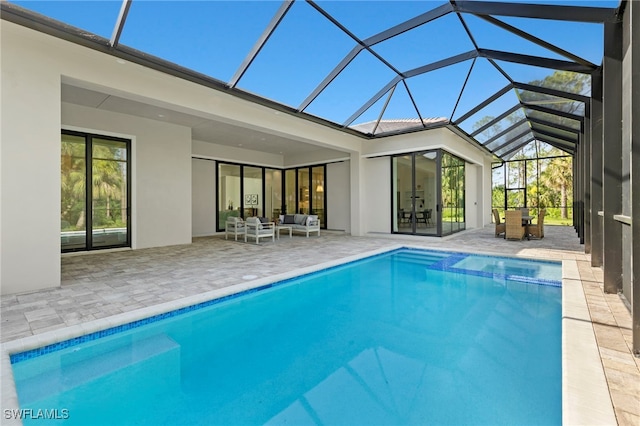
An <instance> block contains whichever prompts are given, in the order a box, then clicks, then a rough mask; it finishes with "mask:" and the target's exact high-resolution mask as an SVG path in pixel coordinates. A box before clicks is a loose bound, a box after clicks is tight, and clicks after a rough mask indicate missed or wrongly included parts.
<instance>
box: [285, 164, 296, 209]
mask: <svg viewBox="0 0 640 426" xmlns="http://www.w3.org/2000/svg"><path fill="white" fill-rule="evenodd" d="M284 184H285V196H286V204H285V208H284V211H285V213H286V214H295V213H296V206H297V202H298V198H297V195H296V187H297V183H296V170H295V169H291V170H286V171H285V173H284Z"/></svg>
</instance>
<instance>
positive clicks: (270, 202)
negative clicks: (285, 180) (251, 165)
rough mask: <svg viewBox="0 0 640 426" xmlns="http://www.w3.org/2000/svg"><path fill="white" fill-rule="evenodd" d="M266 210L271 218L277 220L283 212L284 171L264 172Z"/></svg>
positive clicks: (271, 170) (272, 170) (269, 170)
mask: <svg viewBox="0 0 640 426" xmlns="http://www.w3.org/2000/svg"><path fill="white" fill-rule="evenodd" d="M264 179H265V181H264V208H265V213H266V214H267V215H270V216H268V217H269V218H271V219H272V220H275V219H277V218H278V216H280V214H281V211H282V171H280V170H276V169H266V170H265V172H264Z"/></svg>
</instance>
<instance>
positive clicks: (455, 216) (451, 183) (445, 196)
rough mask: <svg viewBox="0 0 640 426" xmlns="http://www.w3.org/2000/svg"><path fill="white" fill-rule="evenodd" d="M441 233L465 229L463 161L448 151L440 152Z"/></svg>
mask: <svg viewBox="0 0 640 426" xmlns="http://www.w3.org/2000/svg"><path fill="white" fill-rule="evenodd" d="M441 175H442V235H449V234H453V233H455V232H459V231H462V230H464V229H465V225H466V224H465V218H464V217H465V216H464V187H465V163H464V161H463V160H461V159H459V158H458V157H455V156H453V155H451V154H449V153H448V152H444V151H443V152H442V171H441Z"/></svg>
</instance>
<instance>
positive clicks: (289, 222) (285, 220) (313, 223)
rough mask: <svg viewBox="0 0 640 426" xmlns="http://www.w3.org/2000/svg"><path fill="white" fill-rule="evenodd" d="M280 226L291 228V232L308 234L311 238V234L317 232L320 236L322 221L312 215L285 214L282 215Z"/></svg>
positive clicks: (279, 221)
mask: <svg viewBox="0 0 640 426" xmlns="http://www.w3.org/2000/svg"><path fill="white" fill-rule="evenodd" d="M278 225H279V226H289V227H291V232H300V233H303V234H306V236H307V238H309V233H312V232H317V233H318V236H320V221H319V220H318V215H315V214H311V215H307V214H285V215H280V218H279V220H278Z"/></svg>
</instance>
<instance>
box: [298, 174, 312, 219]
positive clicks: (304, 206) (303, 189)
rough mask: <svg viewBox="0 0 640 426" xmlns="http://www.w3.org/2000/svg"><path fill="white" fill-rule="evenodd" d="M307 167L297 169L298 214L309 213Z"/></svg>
mask: <svg viewBox="0 0 640 426" xmlns="http://www.w3.org/2000/svg"><path fill="white" fill-rule="evenodd" d="M309 182H310V181H309V169H308V168H304V169H298V211H297V213H300V214H309V211H310V199H309V197H310V194H309Z"/></svg>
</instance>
